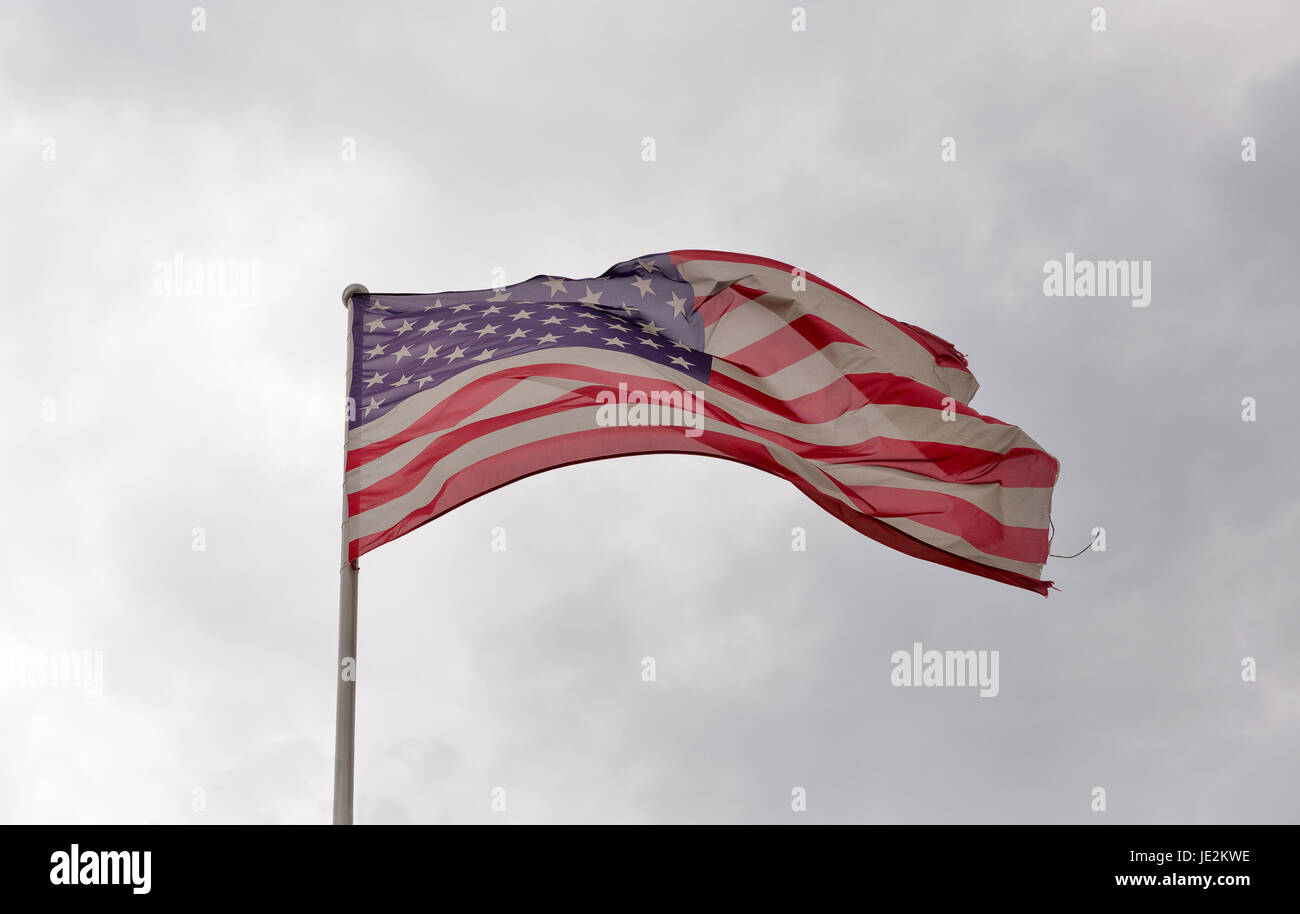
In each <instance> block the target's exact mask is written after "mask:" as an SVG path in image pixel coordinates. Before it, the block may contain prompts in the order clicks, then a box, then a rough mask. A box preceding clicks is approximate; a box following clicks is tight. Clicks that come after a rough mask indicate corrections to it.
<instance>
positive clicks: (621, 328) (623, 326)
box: [605, 324, 627, 333]
mask: <svg viewBox="0 0 1300 914" xmlns="http://www.w3.org/2000/svg"><path fill="white" fill-rule="evenodd" d="M605 326H606V327H608V328H609V329H610V330H618V331H619V332H620V333H621V332H623V331H626V330H627V325H626V324H606V325H605Z"/></svg>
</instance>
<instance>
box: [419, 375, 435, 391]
mask: <svg viewBox="0 0 1300 914" xmlns="http://www.w3.org/2000/svg"><path fill="white" fill-rule="evenodd" d="M432 380H433V378H428V377H425V378H420V380H418V381H416V382H415V386H416V387H418V388H419V389H420V390H424V385H425V384H428V383H429V382H430V381H432Z"/></svg>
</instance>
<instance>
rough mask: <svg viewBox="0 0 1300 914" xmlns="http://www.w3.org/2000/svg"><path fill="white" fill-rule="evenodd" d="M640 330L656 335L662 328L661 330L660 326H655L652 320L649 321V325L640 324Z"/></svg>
mask: <svg viewBox="0 0 1300 914" xmlns="http://www.w3.org/2000/svg"><path fill="white" fill-rule="evenodd" d="M641 329H642V330H644V331H645V332H646V333H655V334H657V333H658V332H659V331H660V330H662V329H664V328H663V327H660V326H659V325H658V324H656V323H655V322H654V321H653V320H651V321H650V323H648V324H642V325H641Z"/></svg>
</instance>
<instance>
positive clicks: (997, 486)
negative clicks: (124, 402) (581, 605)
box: [344, 251, 1059, 595]
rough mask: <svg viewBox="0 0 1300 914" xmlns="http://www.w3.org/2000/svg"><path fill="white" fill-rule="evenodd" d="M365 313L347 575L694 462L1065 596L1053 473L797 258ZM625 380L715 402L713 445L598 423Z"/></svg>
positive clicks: (965, 375)
mask: <svg viewBox="0 0 1300 914" xmlns="http://www.w3.org/2000/svg"><path fill="white" fill-rule="evenodd" d="M351 318H352V325H351V340H350V342H351V353H352V361H351V369H350V378H349V391H350V397H351V399H350V401H349V403H350V415H349V422H348V435H347V474H346V493H347V512H346V518H345V521H344V526H345V529H344V541H345V542H346V543H347V544H348V556H349V558H350V559H351V560H356V559H357V558H358V557H360V556H361V555H364V554H365V553H367V552H369V551H370V550H372V549H374V548H376V547H377V546H380V545H383V544H384V543H387V542H389V541H390V540H394V539H396V538H397V537H399V536H402V535H403V534H405V533H409V532H410V531H411V530H414V529H415V528H416V527H418V526H420V525H421V524H424V523H427V522H428V521H431V520H433V519H434V518H436V517H439V516H440V515H442V514H446V513H447V512H448V511H450V510H452V509H453V508H455V507H457V506H458V505H462V504H464V503H465V502H467V501H469V500H470V499H472V498H475V497H477V496H479V495H482V494H484V493H485V492H489V491H491V490H493V489H496V488H498V487H499V486H502V485H505V484H506V483H509V482H513V481H515V480H517V479H521V478H523V477H525V476H528V475H530V474H532V473H537V472H540V471H542V470H547V469H553V468H555V467H560V466H566V465H569V464H573V463H579V462H582V461H585V460H595V459H599V458H603V457H615V456H620V455H627V454H646V453H693V454H705V455H709V456H713V457H724V458H728V459H731V460H736V461H739V462H741V463H745V464H748V465H750V466H754V467H758V468H760V469H763V470H766V471H768V472H770V473H774V474H776V475H777V476H780V477H782V478H784V479H787V480H789V481H790V482H791V483H793V484H794V485H795V486H797V487H798V488H799V489H800V490H801V491H802V492H804V493H805V494H806V495H807V496H808V497H809V498H811V499H812V500H813V501H814V502H816V503H817V504H818V505H820V506H821V507H822V508H824V509H826V510H827V511H829V512H830V513H832V514H834V515H835V516H836V517H838V518H840V519H841V520H843V521H844V522H845V523H847V524H848V525H849V526H851V527H853V528H854V529H856V530H858V531H860V532H862V533H864V534H866V535H867V536H869V537H871V538H872V539H875V540H877V541H879V542H881V543H884V544H885V545H887V546H891V547H893V548H894V549H898V550H900V551H902V552H905V553H907V554H908V555H912V556H916V557H917V558H922V559H926V560H928V561H932V562H937V563H939V564H941V565H947V566H949V567H951V568H957V569H960V570H962V571H967V572H970V573H972V574H977V575H981V576H983V577H987V578H993V579H994V580H998V581H1003V582H1005V583H1008V584H1012V585H1015V586H1017V587H1023V588H1026V589H1029V590H1034V591H1037V592H1038V593H1041V594H1044V595H1046V593H1047V589H1048V588H1049V587H1050V586H1051V583H1050V582H1047V581H1043V580H1042V579H1041V577H1042V568H1043V563H1044V562H1045V561H1046V560H1047V551H1048V516H1049V514H1050V510H1051V498H1052V487H1053V485H1054V484H1055V482H1056V476H1057V472H1058V469H1059V466H1058V464H1057V461H1056V459H1055V458H1054V457H1052V456H1051V455H1049V454H1047V453H1046V452H1045V451H1044V450H1043V449H1042V448H1040V447H1039V446H1038V444H1037V443H1035V442H1034V441H1033V439H1031V438H1030V437H1029V436H1028V435H1026V434H1025V433H1024V432H1022V431H1021V430H1020V429H1018V428H1016V427H1015V426H1013V425H1008V424H1007V423H1005V422H1002V421H1000V420H998V419H994V418H992V417H989V416H983V415H981V414H979V413H977V412H976V411H975V410H973V409H971V408H970V406H969V405H967V404H968V403H969V401H970V399H971V397H972V396H973V395H974V393H975V391H976V389H977V387H978V384H977V383H976V381H975V378H974V376H973V375H972V374H971V373H970V370H969V369H968V367H967V364H966V359H965V357H964V356H963V355H962V354H961V353H959V352H958V351H957V350H956V349H955V348H954V347H953V346H952V344H950V343H947V342H945V341H944V340H942V339H940V338H938V337H936V336H934V335H933V334H931V333H928V332H926V331H925V330H922V329H921V328H919V327H915V326H913V325H911V324H907V323H904V322H902V321H898V320H894V319H893V318H889V317H886V316H885V315H883V314H880V313H878V312H876V311H873V310H872V309H871V308H868V307H867V306H866V305H864V304H863V303H862V302H860V301H858V300H857V299H855V298H853V297H852V296H850V295H848V294H847V293H845V292H842V291H840V290H839V289H837V288H835V287H834V286H832V285H830V284H829V283H827V282H824V281H823V280H821V279H818V278H817V277H815V276H813V275H811V274H807V273H804V272H802V271H798V270H796V269H795V268H794V267H792V266H790V265H788V264H784V263H781V262H779V261H775V260H768V259H766V258H762V257H754V256H749V255H743V254H730V253H725V252H722V251H672V252H669V253H663V254H652V255H648V256H645V257H638V258H636V259H634V260H628V261H625V262H623V263H619V264H616V265H614V266H613V267H611V268H610V269H609V270H607V271H606V272H605V273H603V274H602V275H600V276H597V277H594V278H591V279H568V278H566V277H558V276H535V277H533V278H532V279H529V280H525V281H524V282H520V283H516V284H514V285H510V286H505V287H503V288H500V289H485V290H480V291H473V292H439V293H433V294H427V295H426V294H406V293H402V294H383V293H368V294H359V295H355V296H354V297H353V298H352V300H351ZM621 383H622V384H625V385H626V389H627V390H636V391H642V392H647V393H648V392H663V393H668V392H678V393H694V392H702V393H703V397H702V404H701V406H700V410H701V412H703V413H704V417H703V430H702V433H699V434H693V435H687V434H685V430H684V429H683V428H682V427H681V426H673V425H657V426H656V425H612V426H611V425H607V424H601V423H600V422H599V421H598V410H599V409H600V406H599V405H598V400H597V397H598V396H599V395H601V392H603V391H609V392H613V391H616V390H618V388H619V385H620V384H621ZM688 402H689V401H688Z"/></svg>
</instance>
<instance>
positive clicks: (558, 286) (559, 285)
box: [542, 276, 569, 298]
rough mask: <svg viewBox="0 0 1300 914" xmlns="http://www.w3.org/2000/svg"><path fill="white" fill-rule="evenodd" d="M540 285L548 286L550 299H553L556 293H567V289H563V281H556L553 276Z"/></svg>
mask: <svg viewBox="0 0 1300 914" xmlns="http://www.w3.org/2000/svg"><path fill="white" fill-rule="evenodd" d="M542 285H544V286H550V289H551V298H554V297H555V293H556V292H566V293H567V292H568V291H569V290H568V289H566V288H564V280H563V279H556V278H555V277H554V276H552V277H551V278H550V279H548V280H546V281H545V282H543V283H542Z"/></svg>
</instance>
